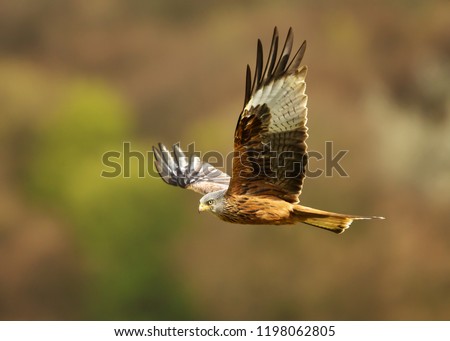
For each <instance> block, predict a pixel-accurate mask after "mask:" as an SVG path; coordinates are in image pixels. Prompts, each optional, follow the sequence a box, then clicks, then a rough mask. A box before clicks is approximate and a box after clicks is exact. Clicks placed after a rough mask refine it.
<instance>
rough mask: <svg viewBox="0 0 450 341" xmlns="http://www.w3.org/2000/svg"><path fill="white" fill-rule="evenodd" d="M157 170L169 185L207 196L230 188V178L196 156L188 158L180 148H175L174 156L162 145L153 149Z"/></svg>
mask: <svg viewBox="0 0 450 341" xmlns="http://www.w3.org/2000/svg"><path fill="white" fill-rule="evenodd" d="M153 155H154V161H155V166H156V170H157V171H158V173H159V175H160V176H161V178H162V179H163V180H164V182H166V183H167V184H169V185H172V186H178V187H181V188H187V189H191V190H193V191H195V192H198V193H202V194H206V193H209V192H215V191H219V190H223V189H227V188H228V184H229V182H230V176H229V175H228V174H226V173H224V172H221V171H220V170H218V169H217V168H215V167H213V166H211V165H210V164H209V163H207V162H202V161H201V160H200V158H199V157H198V156H196V155H191V157H190V158H188V157H187V156H186V155H185V154H184V153H183V151H182V150H181V149H180V147H179V146H178V145H177V144H175V145H174V146H173V155H174V156H172V155H171V153H170V152H169V150H168V149H167V148H166V146H164V145H163V144H162V143H159V144H158V147H153Z"/></svg>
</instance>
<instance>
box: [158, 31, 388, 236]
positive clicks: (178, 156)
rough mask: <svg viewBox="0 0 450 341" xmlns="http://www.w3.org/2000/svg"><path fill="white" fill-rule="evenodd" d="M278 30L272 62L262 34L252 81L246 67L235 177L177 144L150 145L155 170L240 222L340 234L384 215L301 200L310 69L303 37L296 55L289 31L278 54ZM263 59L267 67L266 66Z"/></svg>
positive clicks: (211, 208) (205, 206) (209, 208)
mask: <svg viewBox="0 0 450 341" xmlns="http://www.w3.org/2000/svg"><path fill="white" fill-rule="evenodd" d="M278 43H279V36H278V30H277V28H276V27H275V29H274V32H273V37H272V43H271V46H270V51H269V53H268V57H267V61H266V62H265V63H264V62H263V48H262V44H261V41H260V40H259V39H258V44H257V54H256V68H255V74H254V77H253V78H252V75H251V71H250V67H249V66H248V65H247V73H246V87H245V101H244V108H243V109H242V112H241V114H240V116H239V119H238V123H237V126H236V130H235V134H234V155H233V166H232V175H231V177H230V176H229V175H227V174H226V173H224V172H222V171H220V170H219V169H216V168H215V167H213V166H212V165H210V164H208V163H206V162H202V161H201V159H200V158H199V157H198V156H195V155H192V156H191V157H190V158H188V157H187V156H186V155H185V154H184V153H183V151H182V150H181V149H180V147H179V145H177V144H176V145H174V146H173V156H172V153H171V152H170V151H169V150H168V149H167V148H166V147H165V146H164V145H163V144H161V143H159V144H158V147H156V148H155V147H153V152H154V161H155V166H156V169H157V171H158V173H159V175H160V176H161V178H162V179H163V180H164V181H165V182H166V183H168V184H169V185H173V186H178V187H181V188H187V189H191V190H194V191H196V192H199V193H201V194H203V197H202V198H201V199H200V205H199V211H201V212H203V211H210V212H212V213H214V214H215V215H217V216H218V217H219V218H220V219H222V220H224V221H227V222H230V223H238V224H255V225H256V224H260V225H285V224H295V223H298V222H301V223H305V224H309V225H312V226H316V227H320V228H323V229H326V230H329V231H332V232H335V233H342V232H344V231H345V230H346V229H347V228H348V227H349V226H350V224H351V223H352V222H353V221H354V220H360V219H373V218H377V219H383V218H382V217H365V216H357V215H348V214H339V213H333V212H327V211H322V210H318V209H315V208H311V207H307V206H303V205H300V204H299V196H300V194H301V191H302V186H303V180H304V178H305V169H306V164H307V161H308V154H307V146H306V143H305V140H306V139H307V137H308V133H307V131H308V128H307V127H306V122H307V112H308V109H307V107H306V104H307V100H308V97H307V95H306V94H305V87H306V84H305V78H306V72H307V67H306V66H301V65H300V63H301V61H302V58H303V55H304V53H305V49H306V41H304V42H303V44H302V45H301V46H300V48H299V49H298V50H297V52H296V53H295V54H293V57H292V58H291V52H292V46H293V33H292V28H290V29H289V32H288V34H287V38H286V41H285V43H284V46H283V48H282V49H281V50H280V51H281V53H278V52H279V45H278ZM263 64H264V65H263Z"/></svg>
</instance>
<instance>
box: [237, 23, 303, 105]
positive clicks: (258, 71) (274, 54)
mask: <svg viewBox="0 0 450 341" xmlns="http://www.w3.org/2000/svg"><path fill="white" fill-rule="evenodd" d="M278 42H279V34H278V28H277V27H276V26H275V27H274V29H273V35H272V42H271V44H270V50H269V54H268V55H267V61H266V63H265V66H264V69H263V47H262V43H261V40H260V39H258V42H257V47H256V66H255V74H254V77H253V80H252V73H251V69H250V66H249V65H247V69H246V78H245V98H244V107H245V105H246V104H247V102H248V101H249V100H250V98H251V96H252V95H253V94H254V93H255V92H256V91H257V90H258V89H259V88H260V87H261V85H266V84H268V83H270V82H272V81H273V80H275V79H277V78H279V77H282V76H283V75H285V74H290V73H293V72H295V71H296V70H297V69H298V68H299V66H300V63H301V61H302V59H303V56H304V54H305V50H306V40H305V41H303V43H302V45H301V46H300V48H299V49H298V50H297V52H296V53H295V55H294V57H293V58H292V59H291V54H292V47H293V43H294V31H293V29H292V27H290V28H289V30H288V33H287V36H286V40H285V42H284V45H283V49H282V50H281V53H280V55H279V56H278ZM290 59H291V60H290Z"/></svg>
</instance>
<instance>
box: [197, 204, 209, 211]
mask: <svg viewBox="0 0 450 341" xmlns="http://www.w3.org/2000/svg"><path fill="white" fill-rule="evenodd" d="M205 211H209V206H208V205H205V204H200V205H198V212H205Z"/></svg>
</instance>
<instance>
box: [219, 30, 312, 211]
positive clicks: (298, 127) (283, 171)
mask: <svg viewBox="0 0 450 341" xmlns="http://www.w3.org/2000/svg"><path fill="white" fill-rule="evenodd" d="M278 40H279V38H278V31H277V28H276V27H275V30H274V33H273V38H272V44H271V47H270V52H269V56H268V59H267V62H266V65H265V66H264V70H263V50H262V44H261V41H260V40H258V46H257V58H256V69H255V76H254V78H253V81H252V77H251V71H250V67H249V66H247V75H246V90H245V103H244V109H243V110H242V113H241V115H240V117H239V121H238V123H237V127H236V131H235V135H234V158H233V173H232V179H231V182H230V187H229V188H228V191H227V195H235V194H237V195H244V194H245V195H271V196H276V197H279V198H281V199H283V200H286V201H288V202H291V203H296V202H298V200H299V199H298V197H299V195H300V193H301V189H302V184H303V179H304V177H305V169H306V164H307V160H308V157H307V153H306V149H307V146H306V143H305V140H306V138H307V137H308V134H307V130H308V128H307V127H306V121H307V107H306V104H307V99H308V97H307V95H306V94H305V88H306V84H305V77H306V72H307V68H306V66H302V67H300V63H301V60H302V58H303V55H304V53H305V49H306V41H305V42H303V44H302V45H301V47H300V48H299V49H298V51H297V52H296V53H295V55H294V57H292V59H291V61H290V62H289V60H290V55H291V51H292V43H293V34H292V29H289V32H288V34H287V38H286V42H285V44H284V47H283V50H282V51H281V54H280V56H279V57H278V53H277V51H278Z"/></svg>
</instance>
